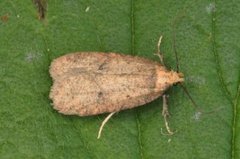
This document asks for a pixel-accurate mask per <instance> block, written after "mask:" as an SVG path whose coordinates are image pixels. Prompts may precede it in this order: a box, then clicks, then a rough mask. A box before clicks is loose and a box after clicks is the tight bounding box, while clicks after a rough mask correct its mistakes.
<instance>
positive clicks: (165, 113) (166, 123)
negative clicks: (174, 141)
mask: <svg viewBox="0 0 240 159" xmlns="http://www.w3.org/2000/svg"><path fill="white" fill-rule="evenodd" d="M162 116H163V118H164V122H165V127H166V129H167V132H168V133H167V134H168V135H173V134H174V132H172V131H171V129H170V127H169V124H168V120H167V118H168V117H169V112H168V105H167V95H163V110H162Z"/></svg>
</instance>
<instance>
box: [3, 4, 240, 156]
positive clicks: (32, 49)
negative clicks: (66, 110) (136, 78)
mask: <svg viewBox="0 0 240 159" xmlns="http://www.w3.org/2000/svg"><path fill="white" fill-rule="evenodd" d="M39 1H41V0H39ZM35 2H37V1H36V0H35ZM45 2H46V3H47V4H44V6H45V7H46V6H47V10H46V15H45V18H44V19H42V20H41V19H38V17H39V13H37V12H38V8H37V7H36V5H35V4H34V3H33V2H32V1H31V0H28V1H19V0H11V1H9V0H2V1H0V6H1V10H0V17H1V18H0V37H1V39H0V46H1V47H0V96H1V100H0V106H1V109H0V158H24V159H25V158H52V159H54V158H56V159H61V158H71V159H74V158H84V159H87V158H99V159H100V158H104V159H105V158H111V159H112V158H119V159H124V158H133V159H135V158H136V159H138V158H142V159H148V158H149V159H155V158H156V159H159V158H167V159H174V158H176V159H188V158H198V159H200V158H203V159H205V158H214V159H215V158H216V159H229V158H232V159H237V158H240V142H239V141H240V135H239V133H240V117H239V112H240V43H239V41H240V36H239V34H240V27H239V25H240V23H239V19H240V13H239V8H240V3H238V2H237V1H226V0H225V1H209V0H203V1H192V0H185V1H170V0H148V1H144V0H120V1H117V0H111V1H110V0H98V1H89V0H79V1H77V0H58V1H52V0H51V1H50V0H49V1H45ZM160 35H163V42H162V44H161V51H162V53H163V54H164V60H165V63H166V65H167V66H169V69H170V68H172V69H174V70H176V67H175V65H176V60H175V55H174V49H173V47H172V45H173V41H174V38H173V36H174V35H175V36H176V43H175V44H176V49H177V52H178V57H179V66H180V71H181V72H183V73H184V75H185V86H186V87H187V88H188V91H189V92H190V94H191V96H192V97H193V99H194V101H195V102H196V103H197V104H198V106H199V108H200V109H201V110H203V113H202V114H200V113H199V112H198V109H196V108H194V107H193V106H192V103H191V101H190V100H189V98H188V97H187V96H186V95H185V93H184V91H183V90H182V89H181V88H180V87H177V86H176V87H172V88H171V89H170V90H169V91H168V92H167V93H168V94H169V106H170V110H169V111H170V113H171V118H170V119H169V123H170V127H171V128H172V129H174V130H176V131H177V132H176V133H175V134H174V135H172V136H167V135H163V134H162V133H161V129H162V130H163V131H165V126H164V121H163V118H162V116H161V109H162V100H161V99H158V100H156V101H153V102H151V103H149V104H146V105H145V106H142V107H138V108H135V109H132V110H126V111H122V112H119V113H118V114H117V115H114V116H113V117H112V118H111V120H110V121H109V122H108V123H107V125H106V126H105V128H104V130H103V134H102V138H101V139H99V140H97V138H96V137H97V132H98V129H99V126H100V124H101V122H102V121H103V120H104V118H105V117H106V115H107V114H103V115H98V116H92V117H78V116H65V115H61V114H59V113H57V112H56V111H55V110H53V108H52V106H51V101H50V100H49V98H48V95H49V90H50V87H51V85H52V80H51V78H50V76H49V73H48V69H49V65H50V63H51V61H52V60H53V59H54V58H57V57H59V56H61V55H64V54H67V53H70V52H76V51H98V52H100V51H102V52H120V53H125V54H131V55H137V56H142V57H146V58H149V59H152V60H156V61H159V59H158V58H157V57H156V56H154V54H153V53H155V52H156V49H157V48H156V46H157V41H158V38H159V36H160Z"/></svg>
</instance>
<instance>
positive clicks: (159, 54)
mask: <svg viewBox="0 0 240 159" xmlns="http://www.w3.org/2000/svg"><path fill="white" fill-rule="evenodd" d="M162 37H163V36H162V35H161V36H160V37H159V40H158V44H157V53H155V54H154V55H156V56H158V57H159V59H160V62H161V64H162V65H163V66H164V62H163V54H161V52H160V46H161V42H162Z"/></svg>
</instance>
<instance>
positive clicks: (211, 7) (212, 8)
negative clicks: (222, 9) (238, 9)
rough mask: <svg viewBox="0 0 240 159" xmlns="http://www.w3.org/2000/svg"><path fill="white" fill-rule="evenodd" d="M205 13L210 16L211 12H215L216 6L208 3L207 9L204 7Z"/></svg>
mask: <svg viewBox="0 0 240 159" xmlns="http://www.w3.org/2000/svg"><path fill="white" fill-rule="evenodd" d="M206 11H207V13H208V14H211V13H213V12H215V11H216V5H215V3H210V4H209V5H208V6H207V7H206Z"/></svg>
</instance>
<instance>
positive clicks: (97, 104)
mask: <svg viewBox="0 0 240 159" xmlns="http://www.w3.org/2000/svg"><path fill="white" fill-rule="evenodd" d="M159 45H160V43H159ZM159 53H160V52H159ZM159 55H160V54H159ZM50 75H51V77H52V78H53V86H52V88H51V92H50V98H51V99H52V101H53V106H54V109H56V110H58V112H60V113H63V114H66V115H79V116H90V115H97V114H102V113H113V112H119V111H121V110H124V109H131V108H134V107H138V106H141V105H144V104H146V103H149V102H151V101H153V100H154V99H156V98H158V97H160V96H162V95H163V93H164V91H165V90H166V89H167V88H169V87H170V86H172V85H173V84H175V83H179V82H183V80H184V79H183V74H182V73H177V72H174V71H169V70H167V69H166V68H165V66H164V65H163V64H160V63H158V62H155V61H151V60H148V59H145V58H141V57H136V56H130V55H123V54H118V53H103V52H77V53H71V54H67V55H64V56H62V57H59V58H57V59H55V60H53V62H52V63H51V66H50ZM111 115H113V114H111ZM111 115H110V116H111ZM110 116H109V118H110ZM107 120H108V119H107ZM165 121H166V120H165ZM104 122H106V121H104ZM103 125H104V124H103ZM103 125H102V126H103ZM166 127H167V129H168V125H167V123H166ZM100 131H101V130H100Z"/></svg>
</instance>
